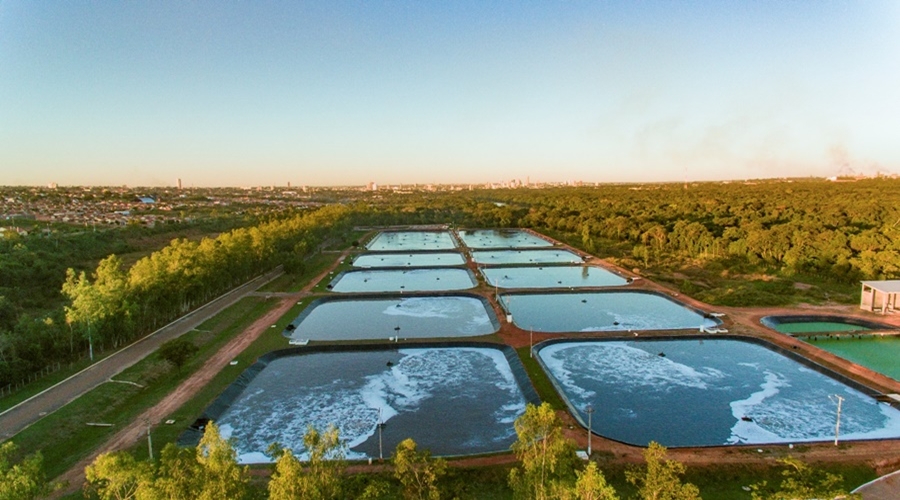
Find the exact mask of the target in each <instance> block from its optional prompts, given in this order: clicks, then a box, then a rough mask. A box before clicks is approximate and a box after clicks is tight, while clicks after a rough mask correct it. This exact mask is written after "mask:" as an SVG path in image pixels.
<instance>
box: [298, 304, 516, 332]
mask: <svg viewBox="0 0 900 500" xmlns="http://www.w3.org/2000/svg"><path fill="white" fill-rule="evenodd" d="M499 327H500V324H499V322H498V321H497V318H496V316H495V315H494V311H493V310H492V309H491V308H490V307H489V306H488V304H487V303H486V301H485V300H484V299H482V298H480V297H477V298H476V297H468V296H440V297H404V298H401V297H393V298H377V299H375V298H372V299H341V298H335V299H322V300H319V301H316V302H314V303H313V304H311V305H310V306H309V307H308V308H306V310H304V311H303V312H302V313H301V314H300V315H299V316H298V317H297V319H295V320H294V321H293V322H291V324H290V325H288V330H286V331H285V335H287V336H289V337H290V338H291V339H309V340H313V341H317V340H320V341H321V340H375V339H379V340H386V339H389V338H390V337H400V338H405V339H407V338H437V337H474V336H477V335H487V334H490V333H494V332H496V331H497V330H498V329H499Z"/></svg>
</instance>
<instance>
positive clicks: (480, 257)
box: [472, 249, 582, 265]
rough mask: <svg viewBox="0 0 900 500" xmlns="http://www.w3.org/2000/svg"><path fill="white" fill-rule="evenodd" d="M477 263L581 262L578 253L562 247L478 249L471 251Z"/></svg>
mask: <svg viewBox="0 0 900 500" xmlns="http://www.w3.org/2000/svg"><path fill="white" fill-rule="evenodd" d="M472 259H474V260H475V262H476V263H478V264H486V265H507V264H581V262H582V259H581V257H579V256H578V255H576V254H574V253H572V252H570V251H568V250H562V249H550V250H480V251H476V252H472Z"/></svg>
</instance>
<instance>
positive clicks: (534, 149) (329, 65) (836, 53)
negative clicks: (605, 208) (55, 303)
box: [0, 0, 900, 186]
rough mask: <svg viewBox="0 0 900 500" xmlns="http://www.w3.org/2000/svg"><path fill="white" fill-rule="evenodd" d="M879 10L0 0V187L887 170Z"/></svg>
mask: <svg viewBox="0 0 900 500" xmlns="http://www.w3.org/2000/svg"><path fill="white" fill-rule="evenodd" d="M898 54H900V2H895V1H882V2H878V1H871V2H850V1H821V2H820V1H816V2H800V1H796V2H794V1H791V2H784V1H752V2H750V1H747V2H736V1H727V0H720V1H709V2H651V1H627V2H601V1H574V0H572V1H564V2H553V1H536V2H530V1H515V2H514V1H504V2H492V1H444V2H438V1H409V2H406V1H399V0H398V1H385V2H376V1H361V0H360V1H352V2H346V1H339V0H327V1H325V0H323V1H317V2H296V1H285V2H262V1H261V2H218V1H216V2H203V1H199V2H163V1H159V2H88V1H79V2H63V1H59V2H55V1H47V2H31V1H7V0H0V185H10V184H12V185H16V184H26V185H28V184H32V185H43V184H47V183H50V182H56V183H59V184H60V185H79V184H101V185H121V184H127V185H131V186H157V185H159V186H162V185H173V184H174V183H175V180H176V179H177V178H181V179H182V180H183V182H184V184H185V185H186V186H216V185H227V186H250V185H273V184H274V185H285V184H286V183H288V182H290V183H291V184H292V185H359V184H364V183H366V182H368V181H374V182H377V183H379V184H396V183H420V184H421V183H481V182H491V181H503V180H509V179H522V180H523V181H524V180H525V179H526V178H528V177H530V179H531V180H532V182H535V181H567V180H583V181H589V182H623V181H639V182H644V181H681V180H685V179H687V180H714V179H740V178H760V177H781V176H809V175H814V176H830V175H836V174H839V173H845V172H849V171H850V170H851V169H852V170H853V171H855V172H859V173H866V174H873V173H875V172H876V171H882V172H888V173H900V57H898Z"/></svg>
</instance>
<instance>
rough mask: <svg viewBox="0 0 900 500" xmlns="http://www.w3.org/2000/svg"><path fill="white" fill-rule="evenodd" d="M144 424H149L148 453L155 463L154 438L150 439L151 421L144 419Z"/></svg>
mask: <svg viewBox="0 0 900 500" xmlns="http://www.w3.org/2000/svg"><path fill="white" fill-rule="evenodd" d="M144 423H146V424H147V451H148V453H149V455H150V461H151V462H152V461H153V438H152V437H150V419H146V418H145V419H144Z"/></svg>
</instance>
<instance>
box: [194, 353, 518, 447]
mask: <svg viewBox="0 0 900 500" xmlns="http://www.w3.org/2000/svg"><path fill="white" fill-rule="evenodd" d="M516 371H517V372H518V373H522V374H523V373H524V372H523V370H522V368H521V366H519V367H518V368H516ZM513 373H514V371H513V368H511V367H510V365H509V362H508V361H507V358H506V357H505V356H504V354H503V352H502V351H501V350H499V349H494V348H484V347H454V348H410V349H400V350H396V349H381V350H371V351H345V352H320V353H311V354H297V355H290V356H286V357H281V358H278V359H274V360H272V361H269V362H268V364H267V365H266V366H265V367H264V368H263V369H262V371H260V372H259V373H258V374H257V375H256V376H255V377H254V378H253V379H252V380H251V381H250V382H249V383H248V384H247V385H246V387H245V388H244V389H243V391H242V392H240V394H239V395H238V396H237V397H236V398H235V399H234V400H233V402H232V403H231V404H230V405H229V406H228V408H227V409H226V410H225V411H224V413H223V414H222V415H221V416H220V417H219V418H218V419H217V422H218V423H219V425H220V427H221V429H222V432H223V435H225V436H226V437H228V436H230V437H232V438H234V439H235V447H236V449H237V452H238V455H239V460H240V461H241V462H242V463H257V462H266V461H270V459H268V458H267V457H266V456H265V455H264V453H265V451H266V448H267V447H268V446H269V444H271V443H274V442H278V443H281V445H282V446H287V447H290V448H291V449H292V450H293V451H294V452H295V453H296V454H298V455H301V456H303V455H304V454H305V450H304V448H303V435H304V434H305V433H306V430H307V426H309V425H312V426H314V427H316V428H317V429H325V428H327V427H328V425H331V424H333V425H335V426H336V427H337V428H338V430H339V432H340V437H341V438H342V439H343V440H345V441H346V443H347V445H348V447H349V453H348V457H349V458H365V457H375V458H377V457H378V456H379V449H378V433H377V424H378V423H379V412H381V418H382V419H383V420H384V422H385V426H384V428H383V430H382V434H383V435H382V439H383V450H384V452H383V454H384V456H385V458H387V457H389V456H390V454H391V453H392V452H393V450H394V448H395V447H396V446H397V444H398V443H399V442H400V441H402V440H404V439H406V438H413V439H414V440H415V441H416V443H417V444H418V445H419V447H420V449H428V450H431V452H432V454H434V455H464V454H474V453H486V452H494V451H505V450H508V449H509V447H510V445H511V444H512V443H513V442H514V441H515V430H514V428H513V425H512V424H513V421H515V419H516V418H517V417H518V416H519V415H521V414H522V413H524V410H525V402H526V399H525V396H523V393H522V391H521V390H520V386H519V382H518V381H517V380H516V378H515V376H514V374H513ZM522 376H524V374H523V375H522ZM526 383H527V382H526ZM532 402H533V401H532ZM217 404H218V403H215V404H213V405H212V407H215V406H216V405H217Z"/></svg>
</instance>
